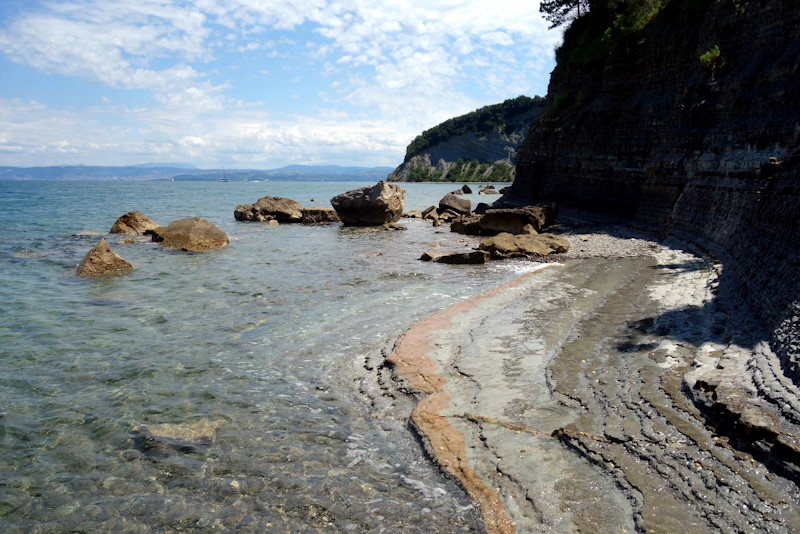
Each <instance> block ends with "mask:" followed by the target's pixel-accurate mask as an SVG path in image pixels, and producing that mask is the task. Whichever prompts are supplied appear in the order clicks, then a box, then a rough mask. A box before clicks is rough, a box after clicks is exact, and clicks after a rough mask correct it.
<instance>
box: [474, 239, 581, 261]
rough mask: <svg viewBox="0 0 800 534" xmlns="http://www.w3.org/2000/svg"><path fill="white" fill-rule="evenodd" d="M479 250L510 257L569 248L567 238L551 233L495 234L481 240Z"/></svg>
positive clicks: (540, 253) (542, 254)
mask: <svg viewBox="0 0 800 534" xmlns="http://www.w3.org/2000/svg"><path fill="white" fill-rule="evenodd" d="M479 248H480V249H481V250H485V251H488V252H489V253H490V254H491V256H492V258H511V257H514V256H526V255H528V254H536V255H538V256H547V255H548V254H550V253H553V252H555V253H557V254H560V253H563V252H567V251H568V250H569V240H568V239H567V238H565V237H559V236H555V235H552V234H522V235H513V234H509V233H502V234H497V235H496V236H494V237H488V238H486V239H484V240H483V241H481V244H480V245H479Z"/></svg>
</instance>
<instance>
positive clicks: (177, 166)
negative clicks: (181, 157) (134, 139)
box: [131, 162, 197, 169]
mask: <svg viewBox="0 0 800 534" xmlns="http://www.w3.org/2000/svg"><path fill="white" fill-rule="evenodd" d="M131 167H144V168H146V169H151V168H153V167H160V168H170V169H196V168H197V167H195V166H194V165H192V164H191V163H174V162H173V163H139V164H138V165H131Z"/></svg>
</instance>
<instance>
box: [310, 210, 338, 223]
mask: <svg viewBox="0 0 800 534" xmlns="http://www.w3.org/2000/svg"><path fill="white" fill-rule="evenodd" d="M335 222H339V216H338V215H337V214H336V210H334V209H333V208H303V224H326V223H335Z"/></svg>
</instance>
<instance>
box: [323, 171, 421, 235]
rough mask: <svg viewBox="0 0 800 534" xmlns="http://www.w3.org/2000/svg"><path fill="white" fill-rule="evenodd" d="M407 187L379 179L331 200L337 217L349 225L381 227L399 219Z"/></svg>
mask: <svg viewBox="0 0 800 534" xmlns="http://www.w3.org/2000/svg"><path fill="white" fill-rule="evenodd" d="M405 194H406V190H405V189H402V188H400V186H398V185H397V184H394V183H389V182H384V181H383V180H381V181H380V182H378V183H377V184H375V185H373V186H369V187H361V188H359V189H353V190H352V191H348V192H346V193H342V194H341V195H336V196H335V197H333V198H332V199H331V205H332V206H333V209H335V210H336V213H337V214H338V215H339V218H340V219H341V220H342V222H343V223H344V224H345V225H348V226H381V225H384V224H387V223H394V222H397V221H398V220H400V217H401V216H402V215H403V201H404V199H405Z"/></svg>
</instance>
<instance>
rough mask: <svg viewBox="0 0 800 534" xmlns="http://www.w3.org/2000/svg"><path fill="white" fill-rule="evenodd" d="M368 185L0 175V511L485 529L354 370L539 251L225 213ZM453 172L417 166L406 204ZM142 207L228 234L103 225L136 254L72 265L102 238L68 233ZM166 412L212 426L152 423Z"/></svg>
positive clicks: (116, 528) (178, 522) (203, 525)
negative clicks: (417, 179)
mask: <svg viewBox="0 0 800 534" xmlns="http://www.w3.org/2000/svg"><path fill="white" fill-rule="evenodd" d="M361 185H366V184H354V183H336V182H323V183H290V182H286V183H273V182H269V183H266V182H265V183H248V182H229V183H218V182H211V183H204V182H175V183H172V182H88V181H87V182H55V183H51V182H0V320H1V321H2V322H1V323H0V402H2V405H1V406H0V531H5V532H15V531H19V532H31V531H41V532H52V531H85V532H93V531H95V532H96V531H104V532H122V531H126V532H163V531H174V530H196V531H206V530H207V531H220V530H235V531H244V532H247V531H252V532H264V531H271V532H318V531H319V532H331V531H333V532H336V531H341V532H353V531H355V532H363V531H370V532H380V531H382V529H383V531H384V532H458V531H476V530H477V529H478V523H477V519H476V517H477V516H476V513H475V510H474V509H473V508H472V507H471V506H470V503H469V502H468V501H467V500H466V499H465V497H464V496H463V495H462V493H461V492H460V491H459V490H458V489H457V488H456V487H455V486H454V485H453V484H452V483H450V482H449V481H447V480H446V479H444V478H443V477H441V476H440V475H439V474H438V473H437V471H436V470H435V469H434V468H432V467H431V466H430V465H429V463H428V462H427V461H426V460H425V459H424V457H423V455H422V453H421V449H420V447H419V445H418V444H417V443H416V442H415V441H414V437H413V436H412V435H411V434H410V433H409V432H403V433H401V436H402V438H401V439H398V437H397V436H398V434H397V433H396V432H390V431H389V430H390V429H389V427H390V426H391V422H382V421H379V420H377V419H375V418H373V417H371V414H370V411H369V407H368V402H367V399H365V398H363V396H361V394H360V393H359V392H358V386H357V384H356V378H357V377H358V373H357V372H356V371H357V369H358V368H359V366H361V365H362V363H361V362H363V360H364V355H365V354H366V353H368V352H369V351H372V350H376V349H377V348H380V347H381V346H383V345H384V344H385V343H387V341H388V340H391V338H392V337H393V336H396V335H398V334H399V333H401V332H402V331H403V330H404V329H405V328H407V327H408V326H409V325H410V324H411V323H412V322H413V321H415V320H418V319H420V318H422V317H424V316H426V315H428V314H429V313H431V312H433V311H435V310H437V309H441V308H443V307H446V306H448V305H449V304H452V303H454V302H456V301H458V300H459V299H462V298H465V297H468V296H471V295H474V294H477V293H479V292H481V291H483V290H485V289H486V288H488V287H490V286H492V285H495V284H497V283H501V282H503V281H506V280H509V279H511V278H513V277H514V276H516V275H517V274H518V273H519V272H520V271H521V270H525V269H527V268H528V266H527V265H526V264H519V263H494V264H489V265H487V266H446V265H439V264H430V263H426V262H420V261H418V260H417V258H418V257H419V256H420V254H421V253H422V252H423V251H424V250H426V249H427V248H428V246H429V245H430V244H431V243H434V242H439V243H441V244H442V245H443V246H444V247H447V248H454V247H470V246H473V245H474V244H475V242H474V240H473V239H472V238H467V237H465V236H459V235H454V234H450V232H448V231H447V230H446V229H441V228H439V229H437V228H432V227H430V226H429V225H428V224H426V223H423V222H422V221H419V220H415V219H403V220H402V221H401V222H402V223H403V224H404V225H406V226H407V228H408V230H407V231H404V232H399V231H396V232H384V233H377V234H365V233H363V232H359V231H356V230H353V229H349V228H343V227H342V226H341V225H339V224H334V225H327V226H302V225H281V226H279V227H269V226H268V225H264V224H258V223H240V222H236V221H235V220H234V218H233V209H234V208H235V206H236V205H237V204H242V203H252V202H255V201H256V200H257V199H258V198H259V197H261V196H264V195H277V196H286V197H289V198H293V199H295V200H297V201H299V202H300V203H301V204H303V205H305V206H313V205H318V206H329V203H328V199H329V198H330V197H332V196H334V195H335V194H338V193H340V192H343V191H346V190H348V189H352V188H354V187H357V186H361ZM452 188H453V186H452V185H421V184H410V185H409V187H408V191H407V194H406V209H419V208H424V207H426V206H428V205H431V204H434V203H436V202H438V199H439V198H441V196H442V195H443V194H444V193H445V192H447V191H448V190H449V189H452ZM471 198H472V200H473V203H475V202H477V201H478V200H483V197H481V198H479V197H477V195H474V196H473V197H471ZM312 199H313V201H312ZM132 209H138V210H140V211H142V212H143V213H145V214H146V215H148V216H150V217H151V218H153V219H154V220H156V221H157V222H159V223H161V224H167V223H168V222H170V221H172V220H176V219H179V218H183V217H187V216H200V217H203V218H206V219H208V220H210V221H212V222H213V223H215V224H216V225H217V226H219V227H220V228H221V229H223V230H224V231H225V232H226V233H227V234H228V236H229V238H230V240H231V242H230V246H229V247H228V248H226V249H223V250H220V251H214V252H207V253H203V254H187V253H181V252H168V251H164V250H162V249H161V248H160V247H159V246H157V245H155V244H152V243H147V242H144V241H142V242H138V243H136V244H128V245H125V244H121V243H119V242H120V241H121V240H122V238H121V237H118V236H107V237H108V239H109V242H110V244H111V245H112V247H113V248H114V249H115V250H116V251H117V252H118V253H119V254H120V255H121V256H123V257H124V258H125V259H127V260H128V261H129V262H131V263H132V264H133V266H134V269H133V271H131V272H130V273H128V274H126V275H121V276H110V277H103V278H98V279H85V278H78V277H76V276H75V275H74V269H75V267H76V265H77V264H78V263H79V262H80V260H81V259H82V257H83V255H84V254H85V253H86V252H87V251H88V250H89V249H90V248H91V247H92V246H93V245H94V244H95V243H96V241H97V240H98V239H99V238H98V237H97V236H76V235H75V234H77V233H80V232H86V231H94V232H100V233H105V232H107V231H108V229H109V228H110V227H111V225H112V223H113V222H114V220H115V219H116V218H117V217H118V216H119V215H121V214H123V213H125V212H127V211H129V210H132ZM163 424H173V425H182V428H186V427H187V426H188V427H189V428H191V427H192V425H198V424H200V425H210V426H212V427H213V428H215V429H216V434H215V435H214V436H213V438H212V439H205V440H201V441H193V442H190V441H187V440H180V439H179V440H177V441H176V442H171V441H169V440H166V441H164V442H152V441H150V440H148V439H146V438H147V435H146V434H144V433H143V432H144V431H142V430H141V429H142V426H147V425H150V426H151V427H152V426H153V425H163Z"/></svg>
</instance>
